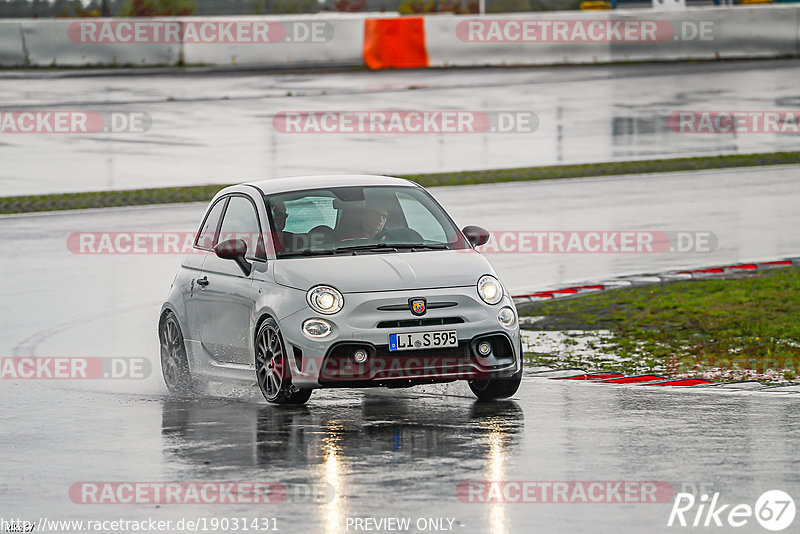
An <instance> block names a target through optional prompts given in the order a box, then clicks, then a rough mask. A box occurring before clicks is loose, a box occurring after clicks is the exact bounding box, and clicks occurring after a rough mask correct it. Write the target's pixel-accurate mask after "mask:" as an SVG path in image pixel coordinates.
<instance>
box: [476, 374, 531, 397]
mask: <svg viewBox="0 0 800 534" xmlns="http://www.w3.org/2000/svg"><path fill="white" fill-rule="evenodd" d="M520 382H522V368H520V370H519V371H517V372H516V373H514V374H513V375H511V376H509V377H508V378H486V379H484V380H472V381H470V382H469V389H471V390H472V392H473V393H474V394H475V396H476V397H478V400H482V401H484V400H492V399H505V398H507V397H510V396H512V395H513V394H514V393H516V392H517V390H518V389H519V384H520Z"/></svg>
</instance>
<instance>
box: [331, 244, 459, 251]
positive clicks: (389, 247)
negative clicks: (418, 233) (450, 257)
mask: <svg viewBox="0 0 800 534" xmlns="http://www.w3.org/2000/svg"><path fill="white" fill-rule="evenodd" d="M398 249H400V250H411V251H415V250H450V245H447V244H444V243H430V244H425V243H384V242H381V243H373V244H371V245H350V246H344V247H338V248H336V249H335V250H336V252H340V251H341V252H358V251H359V250H366V251H370V250H373V251H380V252H397V251H398Z"/></svg>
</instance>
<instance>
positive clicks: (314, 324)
mask: <svg viewBox="0 0 800 534" xmlns="http://www.w3.org/2000/svg"><path fill="white" fill-rule="evenodd" d="M331 330H332V328H331V323H329V322H328V321H323V320H322V319H309V320H307V321H306V322H304V323H303V333H304V334H305V335H307V336H308V337H310V338H312V339H320V338H323V337H325V336H327V335H328V334H330V333H331Z"/></svg>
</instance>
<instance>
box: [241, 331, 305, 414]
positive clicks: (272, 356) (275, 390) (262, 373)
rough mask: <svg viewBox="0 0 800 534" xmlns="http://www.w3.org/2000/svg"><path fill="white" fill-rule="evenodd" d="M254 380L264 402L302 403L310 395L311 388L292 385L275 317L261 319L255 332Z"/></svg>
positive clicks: (287, 360)
mask: <svg viewBox="0 0 800 534" xmlns="http://www.w3.org/2000/svg"><path fill="white" fill-rule="evenodd" d="M255 363H256V381H257V382H258V387H259V388H260V389H261V393H262V394H263V395H264V398H265V399H267V402H271V403H273V404H303V403H305V402H306V401H307V400H308V399H309V397H311V391H312V390H310V389H299V390H298V389H296V388H294V387H292V372H291V370H290V369H289V359H288V357H287V355H286V349H285V346H284V344H283V339H282V338H281V332H280V329H279V328H278V324H277V323H276V322H275V320H274V319H272V318H268V319H266V320H264V322H263V323H261V326H260V327H259V328H258V333H257V334H256V361H255Z"/></svg>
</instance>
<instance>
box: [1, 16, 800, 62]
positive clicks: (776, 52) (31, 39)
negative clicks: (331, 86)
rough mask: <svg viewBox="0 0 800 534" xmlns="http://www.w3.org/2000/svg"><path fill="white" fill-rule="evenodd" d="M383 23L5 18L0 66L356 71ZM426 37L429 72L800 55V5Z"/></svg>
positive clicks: (430, 27) (472, 23) (439, 22)
mask: <svg viewBox="0 0 800 534" xmlns="http://www.w3.org/2000/svg"><path fill="white" fill-rule="evenodd" d="M383 16H384V15H382V14H377V15H375V14H371V13H360V14H329V13H325V14H316V15H292V16H288V15H287V16H273V17H261V16H259V17H229V18H221V17H183V18H164V19H119V18H116V19H48V20H7V21H0V66H4V67H10V66H25V65H30V66H41V67H46V66H114V65H117V66H126V65H133V66H150V65H179V64H186V65H210V66H235V65H247V66H265V67H283V66H300V65H307V66H313V65H348V66H350V65H352V66H357V65H364V57H363V49H364V21H365V20H366V19H367V18H377V17H383ZM386 16H394V15H386ZM424 30H425V36H424V39H425V49H426V51H427V56H428V57H427V61H428V66H430V67H449V66H483V65H493V66H503V65H559V64H571V63H572V64H585V63H604V62H610V61H659V60H680V59H714V58H749V57H753V58H768V57H782V56H797V55H800V6H796V5H765V6H726V7H715V8H689V9H685V10H663V11H657V10H651V9H639V10H614V11H590V12H581V11H564V12H539V13H531V14H511V15H507V16H502V15H492V16H483V17H481V16H455V15H438V16H428V17H425V18H424ZM392 46H394V44H393V45H392ZM422 63H423V64H424V60H423V61H422ZM420 66H422V65H420Z"/></svg>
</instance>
